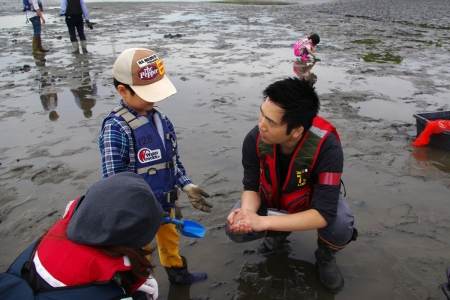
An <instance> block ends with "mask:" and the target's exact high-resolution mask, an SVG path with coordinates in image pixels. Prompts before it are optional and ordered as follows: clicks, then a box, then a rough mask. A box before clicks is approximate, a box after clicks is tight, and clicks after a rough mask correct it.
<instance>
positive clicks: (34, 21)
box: [29, 16, 41, 36]
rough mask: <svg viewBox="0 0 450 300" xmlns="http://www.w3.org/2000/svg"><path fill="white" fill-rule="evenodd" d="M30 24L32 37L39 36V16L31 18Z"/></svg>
mask: <svg viewBox="0 0 450 300" xmlns="http://www.w3.org/2000/svg"><path fill="white" fill-rule="evenodd" d="M29 20H30V22H31V24H32V25H33V31H34V32H33V35H34V36H41V18H39V16H35V17H31V18H30V19H29Z"/></svg>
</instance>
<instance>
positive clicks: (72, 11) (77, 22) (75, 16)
mask: <svg viewBox="0 0 450 300" xmlns="http://www.w3.org/2000/svg"><path fill="white" fill-rule="evenodd" d="M59 15H60V16H66V24H67V28H68V29H69V35H70V41H71V42H72V47H73V51H72V53H75V54H79V53H80V50H79V44H78V39H77V35H76V33H75V30H76V31H77V32H78V37H79V38H80V43H81V49H82V50H83V53H87V52H88V51H87V45H86V35H85V34H84V24H83V19H84V20H85V21H86V24H87V26H88V27H89V29H94V26H92V24H91V22H89V13H88V10H87V8H86V4H85V3H84V0H61V10H60V12H59Z"/></svg>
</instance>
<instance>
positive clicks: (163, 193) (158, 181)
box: [102, 106, 179, 211]
mask: <svg viewBox="0 0 450 300" xmlns="http://www.w3.org/2000/svg"><path fill="white" fill-rule="evenodd" d="M110 118H115V119H117V120H120V121H125V122H127V124H128V126H130V129H131V131H132V136H133V143H134V148H135V149H134V150H135V154H136V166H135V167H136V172H137V174H139V175H140V176H141V177H142V178H144V180H145V181H146V182H147V183H148V185H149V186H150V187H151V189H152V191H153V194H154V195H155V197H156V200H157V201H158V202H159V203H160V204H161V205H162V207H163V210H165V211H169V210H170V209H172V208H173V207H174V204H173V201H174V200H176V199H177V198H178V195H179V188H178V186H177V185H176V184H177V177H176V174H177V171H178V170H177V165H176V155H175V149H176V146H177V140H176V135H175V132H174V131H171V130H169V128H168V127H167V123H166V121H165V118H166V117H165V116H164V115H163V114H162V113H161V112H160V111H159V110H158V108H156V107H155V108H154V118H153V122H152V121H149V122H147V123H145V124H143V123H142V122H141V121H140V120H139V119H138V118H136V116H134V115H133V114H132V113H131V112H130V111H129V110H128V109H127V108H125V107H123V106H118V107H116V108H115V109H114V110H113V111H112V112H111V113H110V114H109V116H108V117H107V118H106V119H105V121H104V122H103V126H104V124H105V122H106V120H108V119H110ZM156 123H158V125H155V124H156ZM103 126H102V128H103ZM158 127H159V128H160V131H162V135H163V137H164V138H163V139H162V138H161V136H160V134H159V133H158Z"/></svg>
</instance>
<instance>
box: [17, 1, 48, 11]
mask: <svg viewBox="0 0 450 300" xmlns="http://www.w3.org/2000/svg"><path fill="white" fill-rule="evenodd" d="M22 1H23V11H27V10H31V11H36V8H34V7H33V4H32V3H31V2H30V1H29V0H22ZM38 5H39V9H40V10H41V11H44V7H43V6H42V2H41V1H38Z"/></svg>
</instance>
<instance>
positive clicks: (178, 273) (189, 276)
mask: <svg viewBox="0 0 450 300" xmlns="http://www.w3.org/2000/svg"><path fill="white" fill-rule="evenodd" d="M181 259H182V260H183V266H182V267H172V268H165V269H166V273H167V275H169V282H170V283H171V284H185V285H188V284H193V283H196V282H199V281H203V280H205V279H206V278H207V277H208V275H206V273H205V272H202V271H192V272H189V270H188V268H187V261H186V258H185V257H184V256H181Z"/></svg>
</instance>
